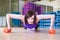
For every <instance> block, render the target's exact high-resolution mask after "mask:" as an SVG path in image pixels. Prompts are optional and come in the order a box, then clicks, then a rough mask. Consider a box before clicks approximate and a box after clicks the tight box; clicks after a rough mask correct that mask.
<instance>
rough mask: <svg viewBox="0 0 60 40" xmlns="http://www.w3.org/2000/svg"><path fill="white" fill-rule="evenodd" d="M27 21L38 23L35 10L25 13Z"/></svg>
mask: <svg viewBox="0 0 60 40" xmlns="http://www.w3.org/2000/svg"><path fill="white" fill-rule="evenodd" d="M25 23H29V24H33V23H36V14H35V12H34V11H32V10H29V11H28V12H27V13H26V15H25Z"/></svg>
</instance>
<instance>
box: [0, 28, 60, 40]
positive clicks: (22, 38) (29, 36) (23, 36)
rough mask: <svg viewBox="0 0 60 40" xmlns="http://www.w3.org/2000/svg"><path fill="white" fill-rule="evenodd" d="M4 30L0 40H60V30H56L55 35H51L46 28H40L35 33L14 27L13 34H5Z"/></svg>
mask: <svg viewBox="0 0 60 40" xmlns="http://www.w3.org/2000/svg"><path fill="white" fill-rule="evenodd" d="M3 29H4V28H0V40H60V29H56V33H55V34H49V33H48V29H46V28H40V29H38V32H35V31H34V29H32V30H25V29H24V28H22V27H21V28H20V27H13V28H12V32H11V33H4V32H3Z"/></svg>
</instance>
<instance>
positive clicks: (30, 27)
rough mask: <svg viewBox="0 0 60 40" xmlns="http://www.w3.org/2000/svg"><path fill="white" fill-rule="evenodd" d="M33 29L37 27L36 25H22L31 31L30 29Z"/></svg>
mask: <svg viewBox="0 0 60 40" xmlns="http://www.w3.org/2000/svg"><path fill="white" fill-rule="evenodd" d="M35 27H37V23H34V24H28V23H26V24H24V28H29V29H32V28H35Z"/></svg>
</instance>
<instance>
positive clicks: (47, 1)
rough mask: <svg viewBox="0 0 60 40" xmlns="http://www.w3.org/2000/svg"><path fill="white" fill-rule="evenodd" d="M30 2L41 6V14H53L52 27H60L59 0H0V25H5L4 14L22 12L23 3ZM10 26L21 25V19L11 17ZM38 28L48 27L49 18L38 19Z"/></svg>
mask: <svg viewBox="0 0 60 40" xmlns="http://www.w3.org/2000/svg"><path fill="white" fill-rule="evenodd" d="M26 2H32V3H34V4H36V5H37V6H42V7H43V8H41V9H40V10H41V12H42V14H55V22H54V25H53V27H54V28H60V4H59V2H60V0H0V27H6V26H7V25H6V14H7V13H12V14H18V15H20V14H22V10H23V7H24V4H25V3H26ZM10 22H11V26H12V27H21V26H22V21H21V20H18V19H11V21H10ZM38 26H39V27H40V28H49V26H50V19H48V20H40V21H39V23H38Z"/></svg>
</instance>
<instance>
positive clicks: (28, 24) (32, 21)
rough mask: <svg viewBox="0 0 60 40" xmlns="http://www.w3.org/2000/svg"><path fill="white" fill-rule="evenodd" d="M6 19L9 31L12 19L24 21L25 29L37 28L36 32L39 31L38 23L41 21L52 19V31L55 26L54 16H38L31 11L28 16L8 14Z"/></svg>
mask: <svg viewBox="0 0 60 40" xmlns="http://www.w3.org/2000/svg"><path fill="white" fill-rule="evenodd" d="M6 18H7V26H8V29H10V18H14V19H20V20H22V21H23V25H24V28H25V29H27V28H29V29H32V28H35V30H37V28H38V27H37V23H38V21H39V20H41V19H51V24H50V29H52V27H53V24H54V19H55V15H53V14H52V15H51V14H49V15H47V14H45V15H36V14H35V12H34V11H33V10H29V11H28V12H27V13H26V15H16V14H7V15H6Z"/></svg>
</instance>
